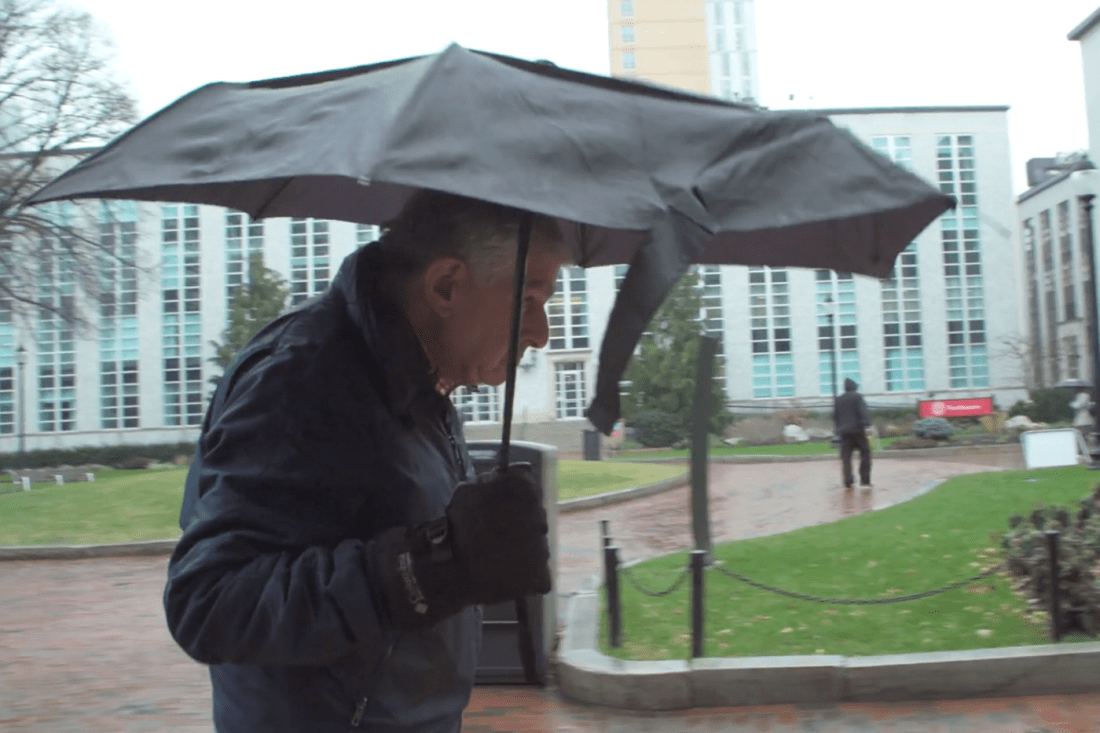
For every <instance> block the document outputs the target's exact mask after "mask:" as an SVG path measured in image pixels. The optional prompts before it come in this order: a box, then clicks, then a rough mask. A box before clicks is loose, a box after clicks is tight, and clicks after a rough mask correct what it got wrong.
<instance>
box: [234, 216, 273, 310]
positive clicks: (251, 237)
mask: <svg viewBox="0 0 1100 733" xmlns="http://www.w3.org/2000/svg"><path fill="white" fill-rule="evenodd" d="M263 253H264V223H263V222H262V221H253V220H252V219H251V218H250V217H249V216H248V215H246V214H240V213H237V212H234V211H227V212H225V297H226V298H227V299H228V302H227V303H226V305H228V303H229V302H232V300H233V296H234V295H236V293H237V291H238V290H239V289H240V287H241V285H243V284H244V283H245V281H246V280H248V263H249V262H250V261H251V259H252V255H254V254H259V255H263Z"/></svg>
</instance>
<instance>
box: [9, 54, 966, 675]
mask: <svg viewBox="0 0 1100 733" xmlns="http://www.w3.org/2000/svg"><path fill="white" fill-rule="evenodd" d="M420 188H430V189H437V190H441V191H446V192H450V193H456V194H461V195H465V196H471V197H475V198H480V199H484V200H488V201H492V202H496V203H499V204H504V205H508V206H514V207H517V208H521V209H525V210H528V211H532V212H537V213H541V214H545V215H549V216H552V217H555V218H557V219H558V220H559V223H560V224H561V225H562V231H563V234H564V237H565V240H566V244H567V245H568V246H569V247H570V249H571V250H572V253H573V256H574V258H575V261H576V263H577V264H579V265H581V266H585V267H588V266H595V265H606V264H615V263H630V265H631V267H630V269H629V270H628V272H627V275H626V279H625V280H624V282H623V285H622V288H621V289H620V292H619V295H618V297H617V299H616V302H615V305H614V308H613V310H612V313H611V318H610V322H609V324H608V328H607V331H606V333H607V335H606V336H605V338H604V342H603V344H602V346H601V351H600V362H599V371H598V373H597V385H596V396H595V399H594V401H593V403H592V405H591V406H590V408H589V410H588V417H589V419H590V420H591V421H592V422H593V424H594V425H596V427H598V428H600V429H601V430H602V431H603V432H605V433H609V432H610V431H611V428H612V426H613V425H614V423H615V421H616V420H617V419H618V417H619V395H618V381H619V378H620V377H621V375H622V372H623V370H624V369H625V368H626V365H627V362H628V360H629V358H630V355H631V353H632V352H633V350H634V346H635V345H636V343H637V341H638V338H639V337H640V335H641V333H642V332H643V331H644V330H645V327H646V325H647V323H648V322H649V319H650V317H652V315H653V314H654V312H656V310H657V308H658V307H659V306H660V304H661V302H662V301H663V300H664V298H665V295H666V294H667V293H668V291H669V290H670V289H671V287H672V286H673V285H674V284H675V283H676V282H677V281H678V280H679V278H680V277H681V276H682V275H683V274H684V272H685V271H686V270H687V268H688V267H689V266H690V265H691V264H692V263H707V264H746V265H771V266H779V267H782V266H801V267H814V268H831V269H837V270H844V271H849V272H855V273H863V274H868V275H877V276H880V277H881V276H885V275H886V274H888V273H889V272H890V269H891V268H892V267H893V262H894V258H895V256H896V255H897V254H898V253H899V252H900V251H901V250H902V249H904V248H905V247H906V246H907V245H908V244H909V242H910V241H911V240H912V239H913V238H914V237H915V236H916V235H917V234H918V233H919V232H920V231H921V230H922V229H924V227H925V226H927V225H928V224H929V223H930V222H931V221H932V220H933V219H934V218H935V217H936V216H938V215H939V214H941V213H942V212H943V211H945V210H946V209H947V208H949V207H951V206H953V204H954V202H953V199H951V198H950V197H947V196H944V195H942V194H940V193H939V192H938V191H936V190H935V189H933V188H932V187H931V186H929V185H928V184H926V183H925V182H923V181H922V180H920V179H919V178H917V177H916V176H914V175H912V174H910V173H908V172H906V171H905V170H903V169H901V168H899V167H898V166H895V165H894V164H892V163H891V162H889V161H888V160H886V159H885V158H883V157H881V156H880V155H878V154H877V153H874V152H873V151H871V150H870V149H868V148H867V147H865V146H864V145H862V144H861V143H859V142H858V141H857V140H856V139H855V138H854V137H853V136H852V135H851V134H850V133H848V132H846V131H843V130H840V129H838V128H836V127H835V126H834V125H833V124H832V123H831V122H829V120H828V119H827V118H825V117H824V116H821V115H816V114H812V113H793V112H761V111H758V110H755V109H752V108H748V107H744V106H739V105H733V104H729V103H726V102H721V101H719V100H716V99H711V98H707V97H700V96H695V95H691V94H685V93H681V92H674V91H671V90H666V89H662V88H657V87H651V86H648V85H643V84H637V83H632V82H627V81H619V80H613V79H608V78H605V77H600V76H594V75H590V74H583V73H579V72H573V71H567V70H563V69H559V68H557V67H553V66H550V65H546V64H540V63H532V62H527V61H522V60H519V59H514V58H510V57H506V56H499V55H495V54H488V53H482V52H474V51H469V50H467V49H464V48H462V47H460V46H457V45H452V46H450V47H448V48H447V49H446V50H444V51H443V52H442V53H439V54H436V55H432V56H423V57H418V58H410V59H403V60H398V61H392V62H386V63H381V64H375V65H371V66H363V67H358V68H353V69H343V70H336V71H328V72H321V73H317V74H310V75H305V76H297V77H291V78H284V79H273V80H266V81H257V82H252V83H240V84H228V83H220V84H211V85H208V86H204V87H202V88H200V89H198V90H196V91H195V92H192V93H191V94H189V95H187V96H185V97H183V98H181V99H179V100H178V101H176V102H175V103H173V104H172V105H170V106H169V107H167V108H165V109H164V110H161V111H160V112H158V113H157V114H155V115H153V116H152V117H150V118H149V119H147V120H145V121H144V122H142V123H141V124H139V125H137V126H136V127H134V128H133V129H132V130H130V131H129V132H127V133H126V134H124V135H122V136H121V137H120V138H118V139H117V140H115V141H114V142H112V143H111V144H109V145H107V146H106V147H105V148H103V149H102V150H101V151H99V152H97V153H96V154H94V155H92V156H91V157H89V158H87V159H86V160H84V161H82V162H81V163H79V164H78V165H77V166H76V167H74V168H73V169H72V170H70V171H69V172H67V173H65V174H63V175H62V176H60V177H59V178H58V179H57V180H55V181H54V182H52V183H51V184H49V185H48V186H46V187H45V188H43V189H42V190H41V191H39V192H38V193H37V194H35V196H33V197H32V198H31V200H30V202H31V203H44V202H47V201H53V200H58V199H76V198H115V199H134V200H145V201H171V202H186V203H195V204H212V205H217V206H225V207H229V208H234V209H238V210H241V211H244V212H247V213H248V214H249V215H251V216H252V217H253V218H255V219H261V218H264V217H280V216H288V217H315V218H323V219H340V220H345V221H352V222H360V223H367V224H379V223H383V222H385V221H387V220H388V219H390V218H391V217H392V216H393V215H395V214H396V213H397V212H398V211H399V210H400V209H401V206H402V204H403V203H404V201H405V200H406V199H407V198H408V196H409V195H410V194H411V193H412V192H413V191H415V190H416V189H420ZM529 232H530V227H529V222H528V223H525V225H524V226H521V236H520V238H519V240H520V241H519V242H518V250H519V251H518V255H519V256H518V257H517V270H518V272H519V273H520V275H519V276H518V277H517V282H516V287H517V291H516V292H521V291H520V290H519V288H521V287H522V283H523V277H522V272H523V268H524V267H525V262H526V248H527V245H528V236H524V235H525V234H526V235H529ZM520 308H522V300H521V299H520V300H519V302H517V303H515V311H514V322H513V326H514V332H513V344H512V352H511V353H512V355H513V356H514V355H515V351H516V339H517V338H518V328H519V323H520V321H519V311H520ZM515 362H516V359H515V358H512V359H511V360H510V361H509V373H508V383H507V389H506V393H505V427H504V449H503V450H502V456H501V460H502V462H503V463H505V464H506V463H507V446H508V438H509V436H510V422H511V412H512V403H513V391H514V386H515V366H516V364H515ZM516 610H517V617H518V619H519V620H520V622H521V626H525V624H524V623H523V622H524V621H525V620H526V607H525V605H524V604H523V603H522V602H519V601H518V602H517V609H516ZM521 640H522V641H529V637H528V635H527V632H526V629H525V628H521ZM522 641H521V658H522V659H523V661H524V668H525V672H526V673H527V676H528V678H529V679H530V678H531V676H532V658H533V651H532V650H531V648H530V646H529V645H527V646H524V645H523V643H522Z"/></svg>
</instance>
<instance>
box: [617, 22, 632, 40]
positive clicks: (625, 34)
mask: <svg viewBox="0 0 1100 733" xmlns="http://www.w3.org/2000/svg"><path fill="white" fill-rule="evenodd" d="M619 37H620V38H621V39H622V41H623V43H634V26H632V25H624V26H621V27H620V28H619Z"/></svg>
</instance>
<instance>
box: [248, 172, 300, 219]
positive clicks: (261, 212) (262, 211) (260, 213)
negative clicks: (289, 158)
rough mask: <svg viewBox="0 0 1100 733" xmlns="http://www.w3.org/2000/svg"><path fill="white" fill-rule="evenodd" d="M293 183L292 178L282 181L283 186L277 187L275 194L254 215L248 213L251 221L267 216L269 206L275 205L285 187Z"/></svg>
mask: <svg viewBox="0 0 1100 733" xmlns="http://www.w3.org/2000/svg"><path fill="white" fill-rule="evenodd" d="M293 181H294V176H289V177H287V178H286V179H285V180H284V181H283V185H281V186H279V189H278V190H277V191H275V193H273V194H271V195H270V196H268V197H267V201H264V203H263V205H262V206H260V208H259V209H257V210H256V213H255V214H253V213H252V212H249V215H250V216H251V217H252V218H253V219H263V218H264V216H265V215H266V214H267V210H268V209H270V208H271V205H272V204H273V203H275V201H276V199H278V198H279V196H281V195H282V194H283V191H285V190H286V189H287V186H289V185H290V184H291V183H292V182H293Z"/></svg>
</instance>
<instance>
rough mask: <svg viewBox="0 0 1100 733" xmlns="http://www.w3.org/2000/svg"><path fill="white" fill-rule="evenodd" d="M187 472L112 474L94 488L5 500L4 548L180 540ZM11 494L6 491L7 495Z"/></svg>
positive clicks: (42, 491) (0, 508) (36, 489)
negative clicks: (181, 504) (180, 515)
mask: <svg viewBox="0 0 1100 733" xmlns="http://www.w3.org/2000/svg"><path fill="white" fill-rule="evenodd" d="M184 476H186V471H185V470H184V469H182V468H172V469H154V470H149V471H107V472H104V473H99V474H96V477H95V481H93V482H91V483H75V484H65V485H64V486H57V485H54V484H35V485H34V486H33V487H32V489H31V490H30V491H8V492H7V493H4V494H2V495H0V545H53V544H60V545H83V544H97V543H108V542H132V541H136V540H154V539H163V538H168V537H177V536H178V535H179V526H178V525H177V522H178V520H179V511H180V499H181V498H182V497H183V480H184ZM5 491H7V489H5Z"/></svg>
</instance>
